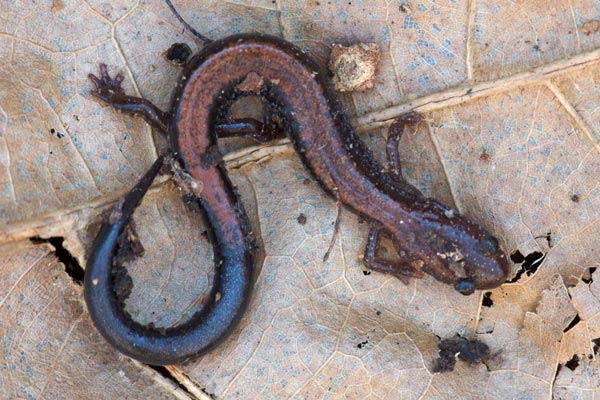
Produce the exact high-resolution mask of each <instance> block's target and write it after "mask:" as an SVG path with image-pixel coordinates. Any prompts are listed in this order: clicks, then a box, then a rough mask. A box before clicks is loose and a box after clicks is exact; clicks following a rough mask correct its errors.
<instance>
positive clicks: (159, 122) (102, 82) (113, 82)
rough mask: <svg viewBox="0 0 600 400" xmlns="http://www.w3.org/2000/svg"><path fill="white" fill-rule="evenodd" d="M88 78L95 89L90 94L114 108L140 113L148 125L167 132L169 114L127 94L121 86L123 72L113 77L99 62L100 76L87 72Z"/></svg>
mask: <svg viewBox="0 0 600 400" xmlns="http://www.w3.org/2000/svg"><path fill="white" fill-rule="evenodd" d="M88 78H90V80H91V81H92V83H93V84H94V86H96V90H92V91H91V94H92V96H94V97H97V98H99V99H100V100H102V101H104V102H105V103H107V104H109V105H111V106H112V107H113V108H114V109H115V110H118V111H123V112H126V113H130V114H137V115H141V116H142V117H143V118H144V119H145V120H146V122H148V123H149V124H150V125H152V126H153V127H155V128H157V129H158V130H160V131H161V132H162V133H163V134H165V135H166V134H167V131H168V126H169V120H170V119H171V114H170V113H168V112H164V111H162V110H160V109H159V108H158V107H156V106H155V105H154V104H152V103H151V102H150V101H148V100H146V99H144V98H141V97H134V96H127V95H126V94H125V93H124V91H123V88H122V87H121V82H122V81H123V74H117V76H115V77H114V79H113V78H111V77H110V75H109V74H108V70H107V68H106V64H100V77H97V76H96V75H94V74H89V75H88Z"/></svg>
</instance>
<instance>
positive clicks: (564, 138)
mask: <svg viewBox="0 0 600 400" xmlns="http://www.w3.org/2000/svg"><path fill="white" fill-rule="evenodd" d="M505 3H506V4H505ZM175 6H176V7H177V8H178V10H179V12H180V13H181V15H182V16H184V18H185V19H186V20H187V21H188V22H189V23H190V24H191V25H192V26H194V27H195V28H196V29H197V30H198V31H200V32H201V33H203V34H206V35H208V36H209V37H210V38H213V39H215V38H220V37H224V36H227V35H230V34H233V33H238V32H264V33H270V34H274V35H277V36H280V37H283V38H285V39H287V40H289V41H291V42H293V43H295V44H297V45H299V46H301V47H302V48H304V49H306V50H307V51H308V52H309V53H310V54H311V55H312V56H313V57H315V59H316V60H317V61H318V62H319V63H320V64H321V65H326V62H327V57H328V54H329V48H330V46H331V45H332V44H334V43H339V44H343V45H348V44H353V43H357V42H376V43H378V44H380V46H381V49H382V59H381V62H380V65H379V69H378V72H377V75H376V78H375V82H374V83H375V87H374V88H373V89H371V90H369V91H366V92H364V93H353V94H349V95H348V94H345V95H343V96H342V99H343V100H344V102H345V104H346V106H347V108H348V111H349V113H350V114H351V115H352V116H353V121H354V124H355V126H356V127H357V129H359V130H360V131H361V132H362V134H363V137H364V139H365V140H366V141H367V143H368V145H369V146H370V147H371V148H372V149H373V150H374V151H375V153H376V155H377V156H378V157H382V156H383V148H384V140H385V135H386V133H387V128H386V126H387V125H388V124H389V122H390V120H391V119H392V118H394V117H396V116H398V115H400V114H402V113H403V112H405V111H408V110H411V109H417V110H418V111H420V112H421V113H423V114H424V116H425V119H426V121H425V122H422V123H420V124H419V125H418V126H417V127H415V128H413V129H411V130H410V132H409V133H407V134H405V135H404V137H403V138H402V141H401V144H400V151H401V158H402V162H403V164H402V166H403V171H404V174H405V176H406V177H407V179H408V180H409V181H410V182H412V183H414V184H415V185H416V186H417V187H419V188H420V189H422V190H423V192H424V193H425V194H427V195H430V196H433V197H435V198H437V199H440V200H441V201H443V202H445V203H447V204H449V205H452V206H454V207H456V208H457V209H458V210H459V211H460V212H462V213H464V214H466V215H467V216H469V217H470V218H471V219H473V220H475V221H477V222H478V223H480V224H481V225H483V226H485V227H486V228H487V229H488V230H489V231H491V232H492V233H493V234H494V235H495V236H496V237H498V238H499V239H500V240H501V242H502V243H503V244H504V246H505V248H506V249H507V250H508V251H509V253H511V254H515V259H516V260H518V261H519V263H518V264H515V265H514V271H513V274H512V276H511V278H514V279H512V282H510V283H507V284H505V285H503V286H501V287H500V288H497V289H494V290H491V291H489V292H485V293H481V292H478V293H476V294H475V295H472V296H469V297H464V296H462V295H460V294H458V293H456V292H455V291H454V290H453V289H452V288H451V287H449V286H447V285H443V284H441V283H439V282H437V281H435V280H434V279H433V278H431V277H429V276H427V277H426V278H425V279H423V280H418V281H413V282H411V284H410V285H408V286H405V285H403V284H402V283H401V282H400V281H398V280H397V279H395V278H390V277H388V276H385V275H382V274H378V273H371V274H369V275H366V274H364V273H363V271H364V266H363V265H362V262H361V256H362V253H363V251H364V246H365V243H366V235H367V232H368V230H369V224H368V222H361V221H360V220H359V218H358V217H357V216H356V215H354V214H353V213H352V212H350V211H349V210H346V209H345V210H343V212H342V219H341V226H340V236H339V238H338V241H337V242H336V243H335V246H334V248H333V252H332V254H331V257H330V258H329V260H328V261H327V262H323V261H322V257H323V255H324V253H325V252H326V250H327V248H328V246H329V243H330V240H331V236H332V233H333V223H334V221H335V218H336V214H337V209H336V205H335V201H334V200H333V199H332V198H330V197H329V196H327V194H326V193H325V192H324V191H323V190H322V189H321V188H320V187H319V186H318V184H317V183H316V181H315V180H314V178H313V177H312V176H311V175H310V173H309V172H308V171H307V170H306V169H305V168H304V167H303V166H302V164H301V162H300V161H299V159H298V157H297V156H296V155H295V154H294V152H293V151H292V149H291V147H290V145H289V144H288V143H287V141H285V140H284V141H278V142H274V143H271V144H268V145H266V146H255V145H254V144H253V143H249V142H247V141H238V140H224V141H223V143H222V145H223V146H222V151H223V152H224V153H225V156H226V160H227V165H228V170H229V172H230V175H231V178H232V180H233V181H234V183H235V184H236V185H237V186H238V189H239V191H240V193H241V197H242V201H243V203H244V206H245V208H246V210H247V211H248V213H249V214H250V217H251V220H252V226H253V230H254V231H255V233H256V236H257V239H258V240H259V244H260V247H261V249H260V257H258V269H259V275H258V278H257V282H256V287H255V292H254V295H253V298H252V300H251V303H250V306H249V309H248V312H247V313H246V315H245V317H244V319H243V320H242V322H241V324H240V326H239V328H238V329H236V331H235V332H234V333H233V335H232V336H231V337H230V338H229V339H228V340H226V341H225V342H224V343H223V344H222V345H221V346H219V347H218V348H217V349H216V350H215V351H213V352H212V353H210V354H208V355H206V356H204V357H203V358H201V359H200V360H198V361H197V362H195V363H192V364H189V365H185V366H172V367H168V368H166V369H159V370H158V371H157V370H154V369H152V368H149V367H147V366H145V365H141V364H139V363H137V362H133V361H131V360H130V359H128V358H127V357H125V356H122V355H120V354H119V353H117V352H115V351H114V350H113V349H111V348H110V347H109V345H107V344H106V343H105V342H104V341H103V339H102V338H101V337H100V335H99V334H98V333H97V332H96V330H95V329H94V327H93V325H92V323H91V321H90V319H89V317H88V315H87V312H86V311H85V304H84V302H83V297H82V290H81V286H80V285H81V282H78V281H77V280H75V281H74V280H73V279H71V277H69V276H68V274H67V273H66V272H65V267H64V266H63V263H66V264H70V263H71V260H70V259H69V258H68V257H66V256H64V253H65V251H64V250H65V249H66V250H67V251H68V252H70V254H71V255H72V256H73V257H74V258H75V259H76V260H77V261H78V262H79V264H80V265H81V266H82V267H84V268H85V257H86V254H87V253H86V252H87V251H88V250H89V248H90V246H91V242H92V240H93V237H94V235H95V233H96V231H97V229H98V226H99V223H100V221H101V220H102V218H103V216H104V215H105V213H106V211H107V210H108V209H109V208H110V207H111V206H112V205H113V204H114V202H115V201H116V199H118V197H119V196H121V195H123V194H124V193H126V192H127V191H128V190H129V189H130V188H131V187H132V185H133V183H134V182H135V181H136V180H137V179H139V177H140V176H141V175H142V174H143V172H144V171H145V170H146V168H147V167H148V166H149V165H150V163H151V162H152V161H153V160H154V159H155V157H156V155H157V154H158V153H160V152H162V151H163V150H165V149H166V148H167V141H166V140H165V139H164V138H162V137H160V135H159V134H157V133H152V132H151V130H150V128H149V127H148V126H147V125H146V124H145V123H144V122H143V121H142V120H141V119H139V118H131V117H129V116H127V115H123V114H118V113H115V112H113V111H112V110H111V109H110V108H109V107H107V106H105V105H104V104H101V103H100V102H98V101H96V100H94V99H93V98H91V97H90V95H89V91H90V89H91V87H90V82H89V80H88V78H87V75H88V73H97V71H98V64H99V63H100V62H105V63H107V64H108V65H109V70H110V72H111V73H113V74H115V73H117V72H122V73H123V74H124V76H125V81H124V87H125V90H126V92H127V93H131V94H136V95H139V96H143V97H146V98H148V99H149V100H151V101H153V102H154V103H155V104H157V105H158V106H159V107H161V108H162V109H163V110H167V109H168V107H169V104H170V93H171V90H172V88H173V86H174V84H175V80H176V77H177V75H178V73H179V70H178V69H177V68H176V67H174V66H172V65H170V64H169V63H167V62H166V61H165V60H164V58H163V57H162V53H163V52H164V51H165V50H166V49H167V48H168V47H169V46H170V45H171V44H172V43H174V42H185V43H187V44H188V45H190V47H192V49H193V50H197V49H199V48H200V47H201V44H200V43H199V42H198V41H197V40H195V39H194V37H193V36H192V35H191V34H190V33H189V32H187V31H186V30H185V29H184V28H183V27H182V26H181V24H180V23H179V22H178V21H177V20H176V19H175V18H174V17H173V15H172V14H171V12H170V11H169V10H168V8H167V7H166V5H165V4H164V3H163V2H162V1H159V0H149V1H140V2H133V1H124V0H122V1H114V2H99V1H88V2H75V1H62V2H57V1H55V2H54V3H53V4H50V3H43V4H37V3H36V4H33V3H31V2H24V1H15V2H3V3H0V223H2V228H1V229H0V243H2V245H1V247H0V257H1V259H2V260H3V262H2V263H1V264H0V265H1V267H0V349H1V350H2V352H1V353H2V354H3V359H2V362H1V363H0V372H1V374H0V387H1V388H2V390H1V393H2V394H0V398H4V397H3V396H5V395H4V393H8V396H6V397H7V398H140V399H142V398H173V397H175V398H206V397H207V396H208V395H214V396H215V397H216V398H298V399H304V398H322V397H328V398H335V399H342V398H349V399H363V398H398V399H400V398H402V399H417V398H427V399H438V398H439V399H442V398H473V399H474V398H496V399H505V398H532V399H549V398H551V397H552V396H554V397H555V398H561V399H570V398H590V399H592V398H595V397H596V398H597V397H598V396H599V393H598V386H600V384H599V383H598V382H599V381H600V380H599V376H598V368H599V365H598V356H599V350H598V347H599V346H600V325H599V324H598V320H599V319H598V315H599V312H600V300H599V299H600V293H599V289H598V281H600V276H599V275H598V273H593V274H592V273H591V272H593V270H594V268H597V267H598V266H599V262H598V259H599V256H600V251H599V248H600V240H599V239H598V238H599V237H600V183H599V180H598V176H599V175H600V154H599V151H600V130H599V129H598V126H600V114H599V113H597V109H598V107H600V90H599V89H598V85H597V84H596V81H597V79H596V76H598V72H600V51H599V50H597V48H598V46H599V44H600V32H598V30H597V26H599V25H598V23H597V22H595V21H598V20H600V15H598V10H597V7H596V5H595V3H594V2H592V1H591V0H581V1H571V2H561V1H558V0H551V1H539V0H533V1H526V2H497V1H496V2H492V1H484V0H480V1H472V2H467V1H455V0H443V1H435V2H430V1H422V2H413V1H404V0H403V1H377V0H363V1H351V2H350V1H348V2H325V1H319V2H317V1H308V2H298V1H270V0H255V1H242V0H238V1H228V2H224V1H202V2H192V1H185V0H179V1H176V4H175ZM301 214H302V215H304V216H305V217H306V222H305V223H300V222H299V219H298V217H299V216H300V215H301ZM300 221H301V219H300ZM135 226H136V229H137V232H138V234H139V236H140V238H141V240H142V243H143V245H144V247H145V249H146V254H145V255H144V257H143V258H141V259H137V260H136V261H135V262H133V263H131V265H130V266H129V271H130V274H131V275H132V276H133V279H134V289H133V293H132V295H131V296H130V298H129V300H128V303H127V309H128V311H129V312H131V313H132V314H134V315H135V316H136V319H138V320H139V321H141V322H144V323H147V322H153V323H155V324H157V325H161V326H168V325H171V324H174V323H178V322H181V321H184V320H185V319H186V318H187V317H188V316H189V315H190V314H191V313H193V312H194V311H195V310H197V309H198V307H201V304H202V302H203V295H205V294H206V293H207V290H208V288H209V287H210V284H211V280H212V272H213V265H212V262H211V261H210V260H211V254H212V249H211V247H210V245H209V243H208V241H207V240H206V238H205V237H204V234H203V231H204V228H203V225H202V222H201V220H200V218H199V217H198V216H197V215H195V214H193V213H190V212H189V211H188V210H187V209H186V207H185V206H184V205H183V204H182V202H181V201H180V192H179V191H178V190H177V189H176V188H175V186H174V185H173V184H172V183H171V182H169V181H168V177H162V178H159V179H157V180H156V182H155V188H154V189H153V190H152V191H151V192H150V193H149V194H148V195H147V196H146V198H145V200H144V202H143V204H142V206H141V207H140V208H139V209H138V210H137V211H136V214H135ZM51 237H53V238H57V237H60V238H63V239H64V241H63V242H62V243H63V244H62V246H64V249H61V248H60V246H59V245H58V244H57V243H58V242H57V241H56V240H55V239H53V240H52V243H54V244H55V245H57V246H58V247H59V249H58V250H57V251H56V257H55V256H54V255H52V254H51V253H52V252H53V248H52V246H49V245H48V244H44V243H40V241H39V238H41V239H47V238H51ZM30 238H36V240H34V242H33V243H32V242H30V241H29V240H28V239H30ZM519 255H521V258H520V259H519V257H518V256H519ZM57 257H58V259H57ZM542 258H543V259H542ZM536 259H537V262H536ZM540 260H541V262H540ZM457 334H458V335H461V336H463V337H467V338H475V339H478V340H480V341H482V342H484V343H486V344H487V345H488V346H489V347H490V349H491V352H492V357H491V358H490V359H489V360H487V361H486V362H485V364H483V363H478V364H473V365H471V364H468V363H466V362H464V361H460V360H459V361H458V362H457V365H456V368H455V370H454V371H452V372H447V373H433V365H434V359H435V358H436V357H437V354H438V349H437V343H438V339H439V338H451V337H453V336H455V335H457ZM178 385H181V386H178ZM180 387H181V388H180Z"/></svg>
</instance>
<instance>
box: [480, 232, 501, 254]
mask: <svg viewBox="0 0 600 400" xmlns="http://www.w3.org/2000/svg"><path fill="white" fill-rule="evenodd" d="M479 249H480V250H481V252H482V253H484V254H496V253H498V252H499V251H500V245H499V244H498V239H496V238H495V237H493V236H492V235H488V234H487V233H485V234H484V235H483V237H482V238H481V240H480V241H479Z"/></svg>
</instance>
